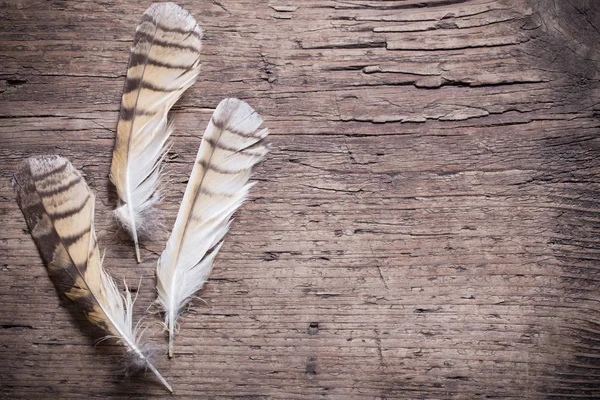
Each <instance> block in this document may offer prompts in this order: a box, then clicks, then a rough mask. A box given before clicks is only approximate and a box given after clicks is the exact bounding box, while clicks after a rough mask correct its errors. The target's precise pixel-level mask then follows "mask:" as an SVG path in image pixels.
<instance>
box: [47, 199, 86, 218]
mask: <svg viewBox="0 0 600 400" xmlns="http://www.w3.org/2000/svg"><path fill="white" fill-rule="evenodd" d="M89 199H90V195H89V194H88V195H87V196H85V200H84V201H83V203H81V204H79V205H78V206H76V207H75V208H72V209H70V210H67V211H63V212H59V213H50V212H49V213H48V215H49V216H50V218H52V219H53V220H55V221H56V220H59V219H64V218H68V217H72V216H73V215H75V214H77V213H78V212H80V211H81V210H83V208H84V207H85V206H86V205H87V203H88V200H89Z"/></svg>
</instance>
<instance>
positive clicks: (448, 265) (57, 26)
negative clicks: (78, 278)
mask: <svg viewBox="0 0 600 400" xmlns="http://www.w3.org/2000/svg"><path fill="white" fill-rule="evenodd" d="M131 3H135V2H131ZM149 4H150V3H149V2H143V4H130V2H125V1H122V2H115V1H113V0H108V1H104V2H86V1H82V2H70V1H41V2H40V1H28V0H23V1H9V2H4V3H2V7H0V20H1V21H2V23H1V25H0V68H1V69H0V139H1V146H0V157H1V160H2V163H1V169H0V173H1V178H2V179H1V183H0V210H1V211H0V213H1V214H2V223H3V227H2V230H1V232H0V262H1V264H0V272H1V273H0V328H1V329H0V360H1V361H0V384H1V386H2V387H1V388H0V393H2V395H1V396H0V397H6V398H11V399H15V398H19V399H41V398H61V399H71V398H72V399H82V398H115V399H116V398H145V397H150V396H152V397H154V396H156V397H157V398H158V397H163V396H164V397H165V398H171V397H169V396H168V395H166V394H165V392H164V389H162V388H161V387H160V386H159V385H158V384H154V382H153V381H152V378H151V377H150V376H148V377H147V379H145V378H144V377H139V376H134V377H133V378H131V379H123V377H122V374H121V372H120V371H119V370H118V367H114V366H113V365H118V364H117V361H118V359H119V354H120V351H119V348H118V347H116V346H111V345H108V344H106V343H104V344H101V345H98V346H96V347H93V346H92V344H93V329H91V328H90V327H89V326H87V325H85V323H84V321H83V319H84V318H83V317H82V316H79V315H77V314H74V313H70V312H69V309H71V308H70V306H69V305H68V304H66V303H65V304H62V303H61V302H60V301H59V299H58V297H57V295H56V292H55V290H54V288H53V286H52V284H51V283H50V281H49V279H48V277H47V274H46V271H45V269H44V267H43V266H42V264H41V260H40V258H39V256H38V253H37V251H36V249H35V246H34V244H33V242H32V240H31V237H30V235H29V234H28V232H27V231H26V226H25V222H24V220H23V217H22V215H21V213H20V211H19V209H18V208H17V204H16V202H15V200H14V195H13V193H12V189H11V186H10V182H9V180H10V177H11V176H12V171H13V170H14V169H15V166H16V165H17V163H19V162H20V161H21V160H23V159H24V158H26V157H28V156H30V155H35V154H43V153H58V154H61V155H64V156H66V157H68V158H70V159H71V160H72V161H73V163H74V164H75V165H76V166H77V167H78V168H80V169H82V170H83V171H84V172H85V174H86V176H87V179H88V182H89V184H90V186H91V187H92V189H93V190H94V191H95V192H96V193H97V203H98V204H97V217H96V222H97V229H98V234H99V241H100V244H101V247H102V248H105V249H106V259H105V265H106V267H107V268H108V269H109V270H110V272H112V273H113V274H114V275H116V276H117V277H118V278H119V279H126V280H127V282H129V283H130V284H134V283H135V282H137V280H138V279H139V277H140V276H144V278H145V279H144V281H143V285H142V289H141V291H140V293H139V299H138V302H137V308H138V310H139V312H140V314H141V313H142V312H143V311H144V310H145V309H146V308H147V307H148V305H149V304H150V303H151V301H152V300H153V298H154V296H155V294H154V290H153V288H152V287H153V286H152V285H153V274H154V266H155V262H156V258H157V256H158V254H159V253H160V251H162V248H163V246H164V240H157V241H155V242H146V243H145V245H144V249H143V258H144V263H143V264H141V265H140V266H137V265H136V264H135V262H134V257H133V248H132V246H131V244H130V242H128V241H127V240H126V239H125V236H124V235H123V234H122V233H119V232H118V230H117V228H116V226H115V223H114V221H113V220H112V219H111V216H110V211H111V209H112V208H113V206H114V201H115V195H114V191H113V189H112V188H111V187H110V185H109V181H108V178H107V175H108V171H109V165H110V160H111V150H112V146H113V140H114V133H115V125H116V120H117V114H118V107H119V100H120V95H121V90H122V84H123V81H124V74H125V71H126V65H127V61H128V51H129V45H130V43H131V40H132V37H133V30H134V27H135V25H136V24H137V22H138V20H139V18H140V16H141V14H142V13H143V11H144V10H145V8H146V6H147V5H149ZM181 4H182V5H183V6H184V7H186V8H187V9H189V10H190V11H191V12H192V13H193V14H194V15H195V16H196V18H197V20H198V21H199V23H200V24H201V25H202V26H203V28H204V30H205V42H204V43H205V44H204V50H203V52H204V58H203V70H202V73H201V78H200V79H199V82H198V83H197V84H196V85H195V86H194V87H193V88H192V89H191V91H190V92H188V93H187V94H186V95H185V96H184V98H183V99H182V100H181V101H180V103H179V104H178V105H177V106H176V107H175V109H174V112H173V113H172V114H173V116H174V119H175V121H176V128H177V131H176V141H175V145H174V147H173V150H172V152H171V156H170V163H169V167H168V169H169V174H170V185H169V188H170V190H171V191H170V193H169V195H168V197H167V199H166V201H165V203H164V204H163V205H162V208H163V209H164V210H165V216H166V225H167V226H171V225H172V223H173V221H174V218H175V214H176V211H177V208H178V202H179V201H180V199H181V196H182V194H183V191H184V188H185V182H186V179H187V176H188V175H189V173H190V171H191V168H192V160H193V159H194V157H195V153H196V149H197V147H198V145H199V143H200V136H201V133H202V132H203V130H204V127H205V126H206V124H207V121H208V118H209V116H210V113H211V112H212V109H213V108H214V107H215V106H216V105H217V103H218V102H219V100H221V99H222V98H224V97H228V96H237V97H240V98H242V99H245V100H247V101H248V102H249V103H250V104H252V105H253V106H254V107H255V108H256V109H257V110H259V111H260V112H261V114H262V115H263V116H264V118H265V121H266V125H267V126H269V127H270V129H271V131H272V137H273V141H274V142H275V144H276V147H277V148H276V150H275V151H273V153H272V154H271V155H270V156H269V158H268V159H267V161H266V162H265V163H263V164H262V165H261V167H260V168H258V170H257V171H256V174H255V176H256V179H257V180H259V181H260V182H259V184H258V185H257V186H255V190H254V192H253V194H252V198H251V201H249V202H248V203H246V204H245V205H244V206H243V208H242V210H241V211H240V212H239V213H238V214H237V218H236V220H235V222H234V224H233V226H232V229H231V233H230V234H229V235H228V237H227V239H226V241H225V245H224V247H223V249H222V250H221V254H220V255H219V257H218V261H217V264H216V267H215V270H214V273H213V275H212V279H211V280H210V282H209V284H208V285H207V286H206V287H205V289H204V290H203V291H202V292H200V296H201V298H202V299H203V301H196V302H195V303H194V307H193V309H192V310H191V311H190V312H189V313H188V314H187V315H186V316H185V317H184V318H182V319H181V321H180V322H181V334H180V335H179V336H178V350H179V352H180V353H179V354H178V355H177V356H176V357H175V358H174V359H173V360H171V361H169V360H167V359H166V358H165V357H164V356H163V353H162V352H161V353H159V357H158V360H157V364H158V367H159V369H160V370H161V371H162V372H163V373H164V375H165V376H166V377H167V378H168V380H169V381H170V383H171V384H172V385H173V386H174V388H175V390H176V396H175V397H173V398H189V399H192V398H194V399H196V398H261V399H262V398H265V399H267V398H280V399H317V398H327V399H351V398H352V399H372V398H376V399H392V398H399V399H404V398H406V399H408V398H424V399H425V398H427V399H434V398H436V399H438V398H462V399H477V398H532V399H533V398H570V397H577V398H599V397H600V312H599V300H600V272H599V271H600V262H599V260H600V236H599V234H600V203H599V201H600V176H599V175H600V174H599V171H600V170H599V167H600V122H599V116H600V105H599V104H598V98H599V97H598V95H599V94H600V91H599V88H600V86H599V81H598V79H599V74H598V67H599V61H600V33H599V31H600V5H599V3H598V2H597V1H593V0H588V1H585V0H573V1H562V0H555V1H550V0H548V1H545V0H531V1H529V2H527V1H526V0H515V1H500V0H472V1H464V0H463V1H459V0H455V1H453V0H405V1H369V0H362V1H354V0H347V1H327V0H305V1H297V2H292V1H287V2H286V1H279V0H272V1H260V2H256V1H253V0H243V1H228V0H219V1H216V0H215V1H203V2H192V1H185V2H182V3H181ZM158 321H159V317H158V316H156V317H155V316H149V317H148V318H147V322H149V323H150V324H151V326H152V327H153V329H152V331H153V335H151V337H152V341H154V342H156V343H164V337H163V336H162V334H161V333H160V329H159V327H158V326H157V322H158ZM90 337H91V338H92V339H90Z"/></svg>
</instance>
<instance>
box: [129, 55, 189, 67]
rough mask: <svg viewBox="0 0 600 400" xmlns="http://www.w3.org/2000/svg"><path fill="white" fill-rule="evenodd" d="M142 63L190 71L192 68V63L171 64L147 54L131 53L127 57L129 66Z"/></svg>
mask: <svg viewBox="0 0 600 400" xmlns="http://www.w3.org/2000/svg"><path fill="white" fill-rule="evenodd" d="M144 64H147V65H152V66H155V67H163V68H176V69H184V70H186V71H190V70H192V68H193V67H192V65H181V64H171V63H168V62H163V61H159V60H155V59H153V58H150V57H148V55H147V54H137V53H132V54H131V57H130V59H129V68H132V67H137V66H138V65H144Z"/></svg>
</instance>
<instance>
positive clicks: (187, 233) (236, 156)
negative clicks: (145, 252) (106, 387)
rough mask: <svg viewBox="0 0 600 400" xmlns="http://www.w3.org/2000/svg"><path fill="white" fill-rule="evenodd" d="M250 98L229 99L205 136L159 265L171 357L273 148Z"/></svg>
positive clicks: (214, 116) (159, 290)
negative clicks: (257, 169)
mask: <svg viewBox="0 0 600 400" xmlns="http://www.w3.org/2000/svg"><path fill="white" fill-rule="evenodd" d="M262 122H263V121H262V118H261V117H260V116H259V115H258V113H257V112H256V111H254V109H252V107H250V106H249V105H248V104H247V103H245V102H243V101H241V100H238V99H225V100H223V101H222V102H221V103H220V104H219V105H218V107H217V108H216V110H215V112H214V114H213V116H212V118H211V120H210V122H209V124H208V126H207V128H206V131H205V133H204V137H203V138H202V142H201V144H200V149H199V151H198V155H197V157H196V163H195V165H194V168H193V170H192V174H191V176H190V180H189V182H188V184H187V187H186V190H185V194H184V195H183V201H182V203H181V206H180V208H179V212H178V213H177V218H176V221H175V225H174V227H173V231H172V232H171V235H170V237H169V240H168V242H167V245H166V248H165V250H164V251H163V252H162V254H161V256H160V259H159V260H158V264H157V290H158V299H157V303H158V304H159V305H160V307H162V309H163V310H164V312H165V326H166V328H167V329H168V331H169V357H172V356H173V348H174V339H173V337H174V331H175V325H176V322H177V318H178V316H179V314H180V313H181V311H182V310H183V308H184V307H185V306H186V304H187V303H188V302H189V301H190V300H191V298H192V296H194V294H195V293H196V292H197V291H198V290H200V289H201V288H202V286H203V285H204V283H205V282H206V280H207V278H208V275H209V274H210V272H211V270H212V266H213V262H214V259H215V256H216V255H217V252H218V251H219V249H220V248H221V245H222V240H223V237H224V236H225V234H226V233H227V231H228V229H229V224H230V220H231V216H232V215H233V213H234V212H235V211H236V210H237V209H238V208H239V207H240V205H241V204H242V203H243V201H244V200H245V199H246V196H247V194H248V191H249V190H250V188H251V187H252V186H253V185H254V183H248V179H249V178H250V175H251V171H252V167H253V166H254V165H255V164H256V163H258V162H259V161H260V160H262V159H263V158H264V157H265V156H266V154H267V153H268V151H269V150H268V149H269V146H268V145H267V144H266V143H265V137H266V136H267V134H268V130H267V129H262V130H258V128H259V127H260V125H261V124H262Z"/></svg>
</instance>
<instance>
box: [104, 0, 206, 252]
mask: <svg viewBox="0 0 600 400" xmlns="http://www.w3.org/2000/svg"><path fill="white" fill-rule="evenodd" d="M201 39H202V30H201V29H200V27H199V26H198V25H197V24H196V20H195V19H194V18H193V17H192V16H191V15H190V13H189V12H187V11H186V10H184V9H183V8H181V7H179V6H178V5H176V4H174V3H155V4H153V5H151V6H150V7H149V8H148V9H147V10H146V12H145V13H144V15H143V16H142V21H141V23H140V25H138V27H137V30H136V33H135V37H134V43H133V46H132V48H131V56H130V58H129V67H128V69H127V78H126V80H125V87H124V89H123V98H122V100H121V112H120V114H119V122H118V124H117V139H116V143H115V148H114V151H113V160H112V165H111V169H110V179H111V181H112V183H113V184H114V185H115V186H116V188H117V193H118V195H119V199H120V201H119V206H118V208H117V209H116V210H115V216H116V218H117V220H118V221H119V222H120V224H121V225H122V226H123V227H124V228H125V229H126V230H127V231H128V232H129V233H130V234H131V237H132V238H133V242H134V245H135V254H136V258H137V261H138V262H140V261H141V259H140V250H139V237H140V236H143V235H146V234H148V233H150V232H152V231H153V230H154V228H155V227H156V223H157V219H156V215H155V205H156V203H157V202H158V201H159V200H160V193H159V191H160V190H159V188H160V175H161V163H162V160H163V158H164V156H165V154H166V151H167V150H168V147H169V137H170V135H171V132H172V128H171V126H169V125H168V124H167V114H168V112H169V110H170V109H171V107H172V106H173V104H175V102H176V101H177V100H178V99H179V98H180V97H181V95H182V94H183V92H184V91H185V90H187V89H188V88H189V87H190V86H191V85H193V84H194V82H195V81H196V78H197V76H198V73H199V70H200V49H201V47H202V43H201Z"/></svg>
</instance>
